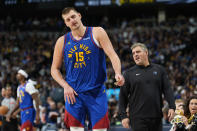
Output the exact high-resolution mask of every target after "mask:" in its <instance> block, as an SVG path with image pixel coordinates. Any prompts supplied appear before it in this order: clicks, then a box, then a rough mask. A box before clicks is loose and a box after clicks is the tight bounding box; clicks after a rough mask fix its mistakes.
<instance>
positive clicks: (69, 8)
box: [62, 7, 78, 15]
mask: <svg viewBox="0 0 197 131" xmlns="http://www.w3.org/2000/svg"><path fill="white" fill-rule="evenodd" d="M71 10H73V11H75V12H78V11H77V10H76V9H75V8H74V7H66V8H64V9H63V10H62V15H65V14H68V13H69V12H70V11H71Z"/></svg>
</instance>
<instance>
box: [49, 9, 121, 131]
mask: <svg viewBox="0 0 197 131" xmlns="http://www.w3.org/2000/svg"><path fill="white" fill-rule="evenodd" d="M81 17H82V16H81V14H80V13H79V12H78V11H76V10H75V9H74V8H72V7H68V8H65V9H63V11H62V18H63V20H64V22H65V24H66V26H67V27H69V28H70V30H71V32H69V33H67V34H65V35H64V36H61V37H60V38H59V39H58V40H57V42H56V45H55V50H54V55H53V63H52V67H51V75H52V77H53V78H54V79H55V80H56V81H57V82H58V83H59V84H60V85H61V86H62V87H63V88H64V97H65V101H66V102H65V125H66V127H67V128H70V130H71V131H84V126H85V119H86V116H88V119H89V125H88V126H89V129H93V131H106V130H107V128H108V127H109V119H108V116H107V115H108V111H107V98H106V93H105V86H104V82H105V80H106V62H105V54H106V55H107V56H108V57H109V59H110V60H111V62H112V66H113V69H114V71H115V79H116V83H115V84H116V85H118V86H121V85H123V84H124V78H123V76H122V74H121V63H120V59H119V57H118V56H117V54H116V53H115V51H114V49H113V46H112V44H111V42H110V40H109V38H108V35H107V33H106V32H105V30H104V29H103V28H101V27H87V26H84V25H83V24H82V21H81ZM63 61H64V65H65V69H66V76H65V79H64V78H63V76H62V74H61V72H60V68H61V65H62V62H63Z"/></svg>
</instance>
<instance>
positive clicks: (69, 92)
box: [64, 86, 78, 104]
mask: <svg viewBox="0 0 197 131" xmlns="http://www.w3.org/2000/svg"><path fill="white" fill-rule="evenodd" d="M75 95H78V94H77V92H75V90H74V89H73V88H72V87H70V86H68V87H66V88H64V99H65V101H68V103H69V104H74V103H75V102H76V99H75Z"/></svg>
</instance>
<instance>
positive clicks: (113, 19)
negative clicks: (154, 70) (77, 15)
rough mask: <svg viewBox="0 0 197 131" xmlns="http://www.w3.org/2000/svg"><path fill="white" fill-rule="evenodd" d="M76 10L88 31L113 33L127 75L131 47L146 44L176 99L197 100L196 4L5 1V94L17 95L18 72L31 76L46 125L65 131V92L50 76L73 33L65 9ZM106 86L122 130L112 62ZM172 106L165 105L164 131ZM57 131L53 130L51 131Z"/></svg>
mask: <svg viewBox="0 0 197 131" xmlns="http://www.w3.org/2000/svg"><path fill="white" fill-rule="evenodd" d="M67 6H75V7H77V9H78V10H79V11H80V12H81V13H82V20H83V22H84V24H85V25H88V26H102V27H103V28H105V29H106V31H107V32H108V34H109V36H110V39H111V41H112V43H113V46H114V48H115V50H116V52H117V53H118V55H119V56H120V58H121V61H122V70H123V71H124V70H126V69H127V68H129V67H131V66H132V65H133V60H132V57H131V51H130V48H129V47H130V46H131V45H132V43H134V42H143V43H146V45H147V46H148V48H149V49H150V54H151V55H150V57H151V60H152V62H154V63H159V64H162V65H163V66H164V67H165V68H166V70H167V71H168V73H169V78H170V80H171V83H172V88H173V90H174V96H175V98H176V99H178V98H182V99H187V98H188V97H189V96H191V95H194V94H195V95H197V65H196V64H197V51H196V48H197V46H196V45H197V44H196V42H197V0H1V1H0V61H1V64H0V70H1V73H0V89H2V88H3V87H6V86H8V85H10V86H11V87H13V89H14V90H15V93H14V94H13V95H14V96H15V97H16V88H17V82H16V79H15V75H16V72H17V70H18V69H19V68H23V69H25V70H27V72H28V73H29V74H30V77H31V78H32V79H34V80H36V81H37V83H38V84H37V88H38V89H39V91H40V93H41V97H40V99H41V101H42V110H43V113H42V114H41V120H42V123H43V125H39V127H40V128H41V127H44V126H45V127H46V125H47V123H51V122H52V123H57V126H56V127H58V128H63V127H62V123H61V116H62V114H63V111H62V110H63V106H62V105H63V92H62V88H60V87H59V86H58V85H57V84H56V82H54V81H53V79H52V78H51V76H50V66H51V61H52V53H53V48H54V44H55V42H56V40H57V38H58V37H59V36H61V35H62V34H64V33H66V32H67V31H68V29H67V28H65V25H64V23H63V21H62V19H61V11H62V9H63V8H64V7H67ZM107 73H108V74H107V75H108V80H107V81H106V86H107V95H108V103H109V118H110V121H111V128H110V130H111V131H126V129H123V128H122V126H121V124H120V120H119V118H118V117H117V116H116V115H117V102H118V94H119V88H118V87H115V86H114V84H113V83H114V72H113V70H112V67H111V64H110V62H109V59H107ZM53 102H56V103H58V104H56V106H57V107H55V110H57V112H58V113H59V117H58V118H57V119H55V120H54V119H52V118H50V116H49V114H50V111H51V110H50V106H51V105H52V104H50V103H53ZM167 110H168V104H167V103H166V101H164V108H163V114H164V117H163V129H164V131H167V130H169V128H170V126H171V125H170V124H169V122H168V120H167V119H166V112H167ZM52 128H53V127H51V129H52Z"/></svg>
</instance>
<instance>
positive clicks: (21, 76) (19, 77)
mask: <svg viewBox="0 0 197 131" xmlns="http://www.w3.org/2000/svg"><path fill="white" fill-rule="evenodd" d="M16 79H17V80H18V81H21V80H23V79H24V76H23V75H21V74H20V73H17V75H16Z"/></svg>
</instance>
